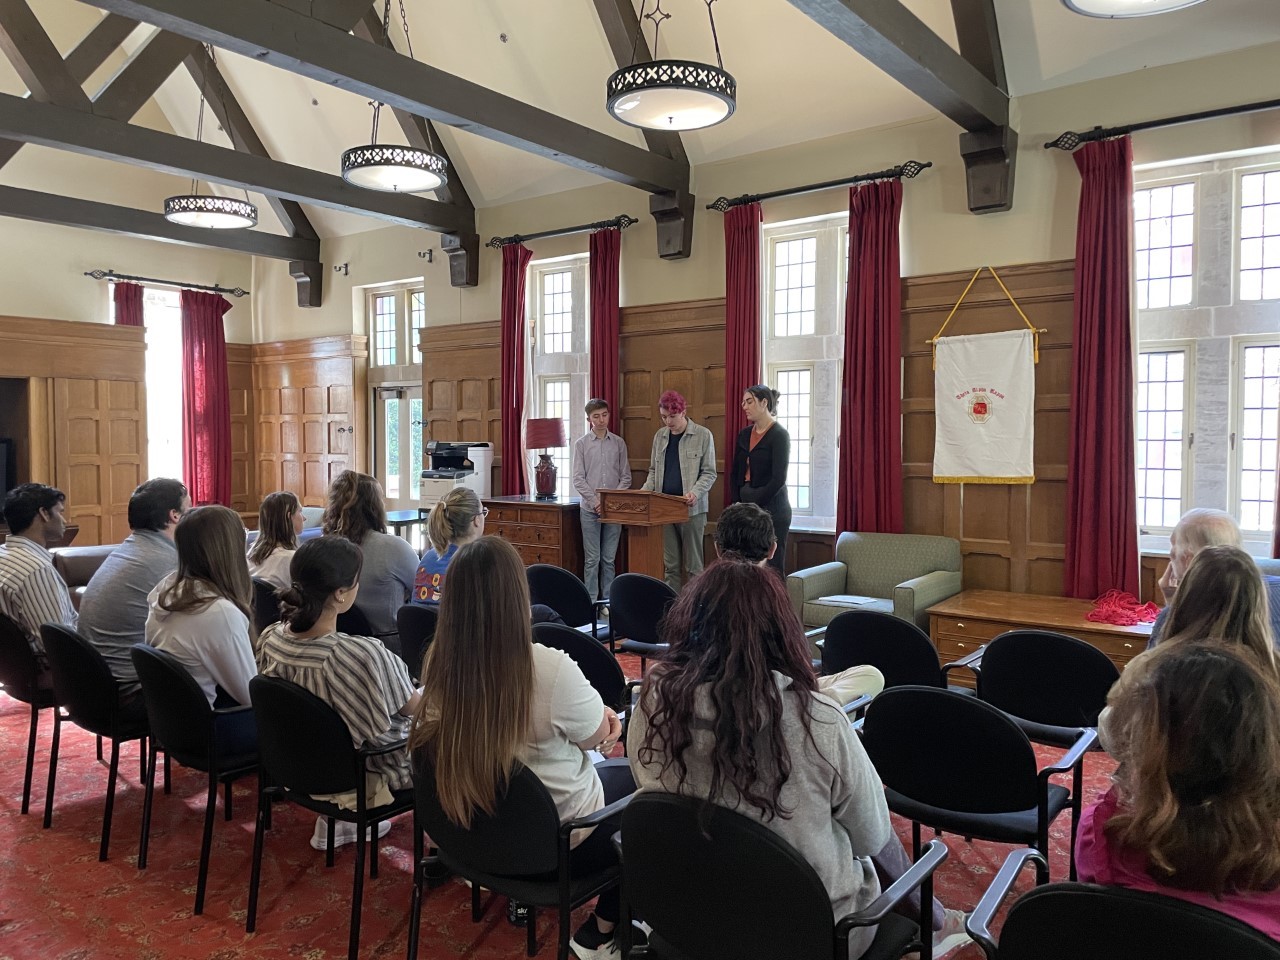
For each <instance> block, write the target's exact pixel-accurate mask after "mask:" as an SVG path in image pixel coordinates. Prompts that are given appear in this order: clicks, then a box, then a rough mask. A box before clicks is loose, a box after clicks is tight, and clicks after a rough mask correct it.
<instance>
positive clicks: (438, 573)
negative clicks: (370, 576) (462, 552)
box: [409, 487, 489, 607]
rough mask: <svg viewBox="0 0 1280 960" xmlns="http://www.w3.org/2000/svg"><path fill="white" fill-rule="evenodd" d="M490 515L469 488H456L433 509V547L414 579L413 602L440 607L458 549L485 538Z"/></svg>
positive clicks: (430, 531) (430, 520)
mask: <svg viewBox="0 0 1280 960" xmlns="http://www.w3.org/2000/svg"><path fill="white" fill-rule="evenodd" d="M488 514H489V511H488V510H486V509H485V508H484V507H483V506H482V505H481V503H480V498H479V497H478V496H477V495H476V492H475V491H474V490H472V489H470V488H469V487H454V488H453V489H452V490H450V491H449V492H448V493H446V494H445V495H444V496H443V497H441V498H440V499H439V500H437V501H436V502H435V504H434V505H433V506H432V507H431V513H430V515H429V516H428V518H427V539H428V540H429V541H430V543H431V546H430V547H429V548H428V549H427V552H426V553H424V554H423V555H422V562H420V563H419V564H418V570H417V573H416V574H415V575H414V578H413V593H412V595H411V596H410V598H409V599H410V600H411V601H412V602H413V603H417V604H420V605H422V606H428V607H434V606H439V604H440V598H441V597H442V596H444V576H445V571H446V570H448V569H449V562H450V561H451V560H453V555H454V554H455V553H457V552H458V548H459V547H462V546H465V545H466V544H468V543H470V542H471V541H473V540H479V539H480V538H481V537H482V536H484V518H485V517H486V516H488Z"/></svg>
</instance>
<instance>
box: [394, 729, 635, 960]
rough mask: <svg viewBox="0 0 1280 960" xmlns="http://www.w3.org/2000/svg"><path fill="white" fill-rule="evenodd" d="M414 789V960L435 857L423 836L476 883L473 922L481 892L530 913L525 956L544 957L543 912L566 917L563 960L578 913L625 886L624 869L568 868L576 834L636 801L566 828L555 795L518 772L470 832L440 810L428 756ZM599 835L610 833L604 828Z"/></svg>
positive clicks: (421, 755) (421, 757) (420, 758)
mask: <svg viewBox="0 0 1280 960" xmlns="http://www.w3.org/2000/svg"><path fill="white" fill-rule="evenodd" d="M413 785H414V797H415V809H416V811H417V826H416V829H415V838H416V842H415V845H414V848H415V854H416V862H417V866H416V868H415V870H414V879H413V901H412V903H411V904H410V906H409V960H416V958H417V956H418V930H419V925H420V923H421V911H422V890H423V887H424V886H426V884H427V879H428V878H427V871H428V870H429V869H430V868H431V867H433V866H434V863H435V860H436V858H434V857H424V856H422V839H421V837H422V831H423V830H425V831H426V832H427V834H428V835H429V836H430V837H431V841H432V843H434V844H436V845H437V846H438V848H439V854H438V858H439V862H440V863H443V864H444V865H445V866H446V867H448V868H449V869H450V870H452V871H453V872H454V873H456V874H458V875H459V876H461V877H465V878H466V879H467V880H470V881H471V919H472V920H473V921H478V920H479V919H480V917H481V915H482V913H483V911H482V909H481V905H480V888H481V887H484V888H485V889H488V890H492V891H494V892H495V893H498V894H502V895H504V896H506V897H509V898H510V899H511V900H514V901H516V902H517V903H521V904H527V905H529V907H530V911H529V925H528V927H527V933H526V935H527V938H528V939H527V943H526V950H527V953H528V955H529V956H531V957H532V956H533V955H534V954H536V953H537V952H538V935H537V909H536V908H537V907H556V908H558V910H559V915H560V940H559V947H558V948H557V953H556V957H557V960H566V958H567V957H568V956H569V936H570V933H571V931H570V929H569V924H570V917H569V914H570V912H571V911H572V910H574V909H576V908H577V907H580V906H582V904H584V903H586V902H587V901H588V900H590V899H592V898H593V897H595V896H598V895H599V894H601V893H603V892H604V891H605V890H608V889H609V888H610V887H612V886H614V885H615V884H617V883H618V881H619V878H620V874H621V867H620V866H618V865H617V864H614V865H612V866H610V867H608V868H607V869H604V870H600V871H597V872H595V873H590V874H586V875H576V876H575V875H574V873H573V870H572V868H571V866H570V864H569V838H570V836H571V835H572V833H573V831H575V830H581V829H584V828H587V827H594V826H597V825H598V824H602V823H604V821H606V820H608V819H609V818H610V817H613V816H615V815H617V814H619V813H621V812H622V811H623V810H624V809H625V808H626V806H627V803H628V802H630V800H631V799H632V796H634V794H633V795H631V796H627V797H623V798H622V799H621V800H616V801H614V802H613V803H611V804H609V805H608V806H606V807H604V808H602V809H600V810H597V811H596V812H595V813H593V814H591V815H590V816H586V817H577V818H575V819H573V820H568V821H566V822H564V823H561V822H560V815H559V813H557V812H556V805H555V801H554V800H552V799H551V794H550V793H548V792H547V788H546V787H545V786H543V783H542V781H541V780H539V779H538V778H537V777H536V776H535V775H534V773H533V771H531V770H529V769H528V768H527V767H521V768H519V769H518V770H517V771H516V773H515V774H514V775H513V776H512V778H511V781H510V782H509V783H508V784H507V788H506V792H505V793H504V794H503V795H502V796H500V797H498V798H497V805H496V809H495V810H494V813H493V816H488V815H486V814H485V813H483V812H481V811H477V812H476V814H475V816H474V817H473V819H472V821H471V827H470V829H465V828H463V827H459V826H458V825H457V824H455V823H454V822H453V821H452V820H450V819H449V818H448V817H447V816H445V813H444V811H443V810H442V809H441V808H440V799H439V796H438V795H437V793H436V774H435V767H434V765H433V764H432V763H431V761H430V759H429V758H428V757H427V753H426V751H425V750H418V751H415V752H414V756H413ZM599 829H601V830H605V829H609V828H608V827H607V826H600V827H599Z"/></svg>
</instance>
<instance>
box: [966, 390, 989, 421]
mask: <svg viewBox="0 0 1280 960" xmlns="http://www.w3.org/2000/svg"><path fill="white" fill-rule="evenodd" d="M969 419H970V420H972V421H973V422H974V423H986V422H987V421H988V420H989V419H991V398H990V397H988V396H987V395H986V394H985V393H975V394H974V395H973V396H972V397H970V398H969Z"/></svg>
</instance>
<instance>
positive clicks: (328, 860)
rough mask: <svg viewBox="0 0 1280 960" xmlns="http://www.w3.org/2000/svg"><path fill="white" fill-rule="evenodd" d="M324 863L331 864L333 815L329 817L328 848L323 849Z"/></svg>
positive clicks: (327, 865)
mask: <svg viewBox="0 0 1280 960" xmlns="http://www.w3.org/2000/svg"><path fill="white" fill-rule="evenodd" d="M324 865H325V866H326V867H332V866H333V817H330V818H329V849H328V850H326V851H325V855H324Z"/></svg>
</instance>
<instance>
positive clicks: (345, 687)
mask: <svg viewBox="0 0 1280 960" xmlns="http://www.w3.org/2000/svg"><path fill="white" fill-rule="evenodd" d="M258 669H259V671H260V672H261V674H262V676H264V677H279V678H280V679H281V680H288V681H289V682H290V683H296V684H297V685H298V686H300V687H302V688H303V689H304V690H307V691H309V692H310V693H313V694H314V695H315V696H317V697H319V698H320V699H321V700H323V701H324V702H325V703H327V704H328V705H329V706H331V707H333V709H334V710H336V711H337V713H338V716H340V717H341V718H342V720H343V722H344V723H346V725H347V729H348V730H349V731H350V732H351V742H352V743H353V744H354V745H355V746H356V747H357V749H358V748H360V747H363V746H365V745H366V744H368V745H370V746H382V745H384V744H388V743H395V742H396V741H397V740H403V739H404V738H405V737H407V736H408V735H409V718H408V717H405V716H402V715H401V714H400V709H401V708H402V707H404V706H405V704H407V703H408V702H409V698H410V697H412V696H413V684H412V683H411V682H410V680H409V671H408V669H407V668H406V667H405V665H404V661H403V660H401V659H400V658H399V657H397V656H396V655H395V654H394V653H392V652H391V651H390V650H388V649H387V648H386V647H385V646H383V644H382V643H381V642H380V641H378V640H374V639H371V638H369V637H352V636H349V635H347V634H345V633H327V634H325V635H324V636H322V637H308V638H305V639H300V638H298V637H295V636H294V635H293V633H292V632H291V631H290V630H289V628H288V627H287V626H286V625H285V624H284V623H277V624H274V625H272V626H270V627H268V628H267V629H266V630H264V631H263V633H262V640H261V645H260V647H259V651H258ZM368 767H369V770H370V771H371V772H373V773H379V774H382V776H384V777H386V780H387V786H388V787H390V788H391V789H392V790H405V789H407V788H409V787H410V786H412V785H413V781H412V779H411V777H410V774H409V754H408V752H407V751H405V750H397V751H395V752H393V753H386V754H379V755H377V756H374V757H370V758H369V761H368Z"/></svg>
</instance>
